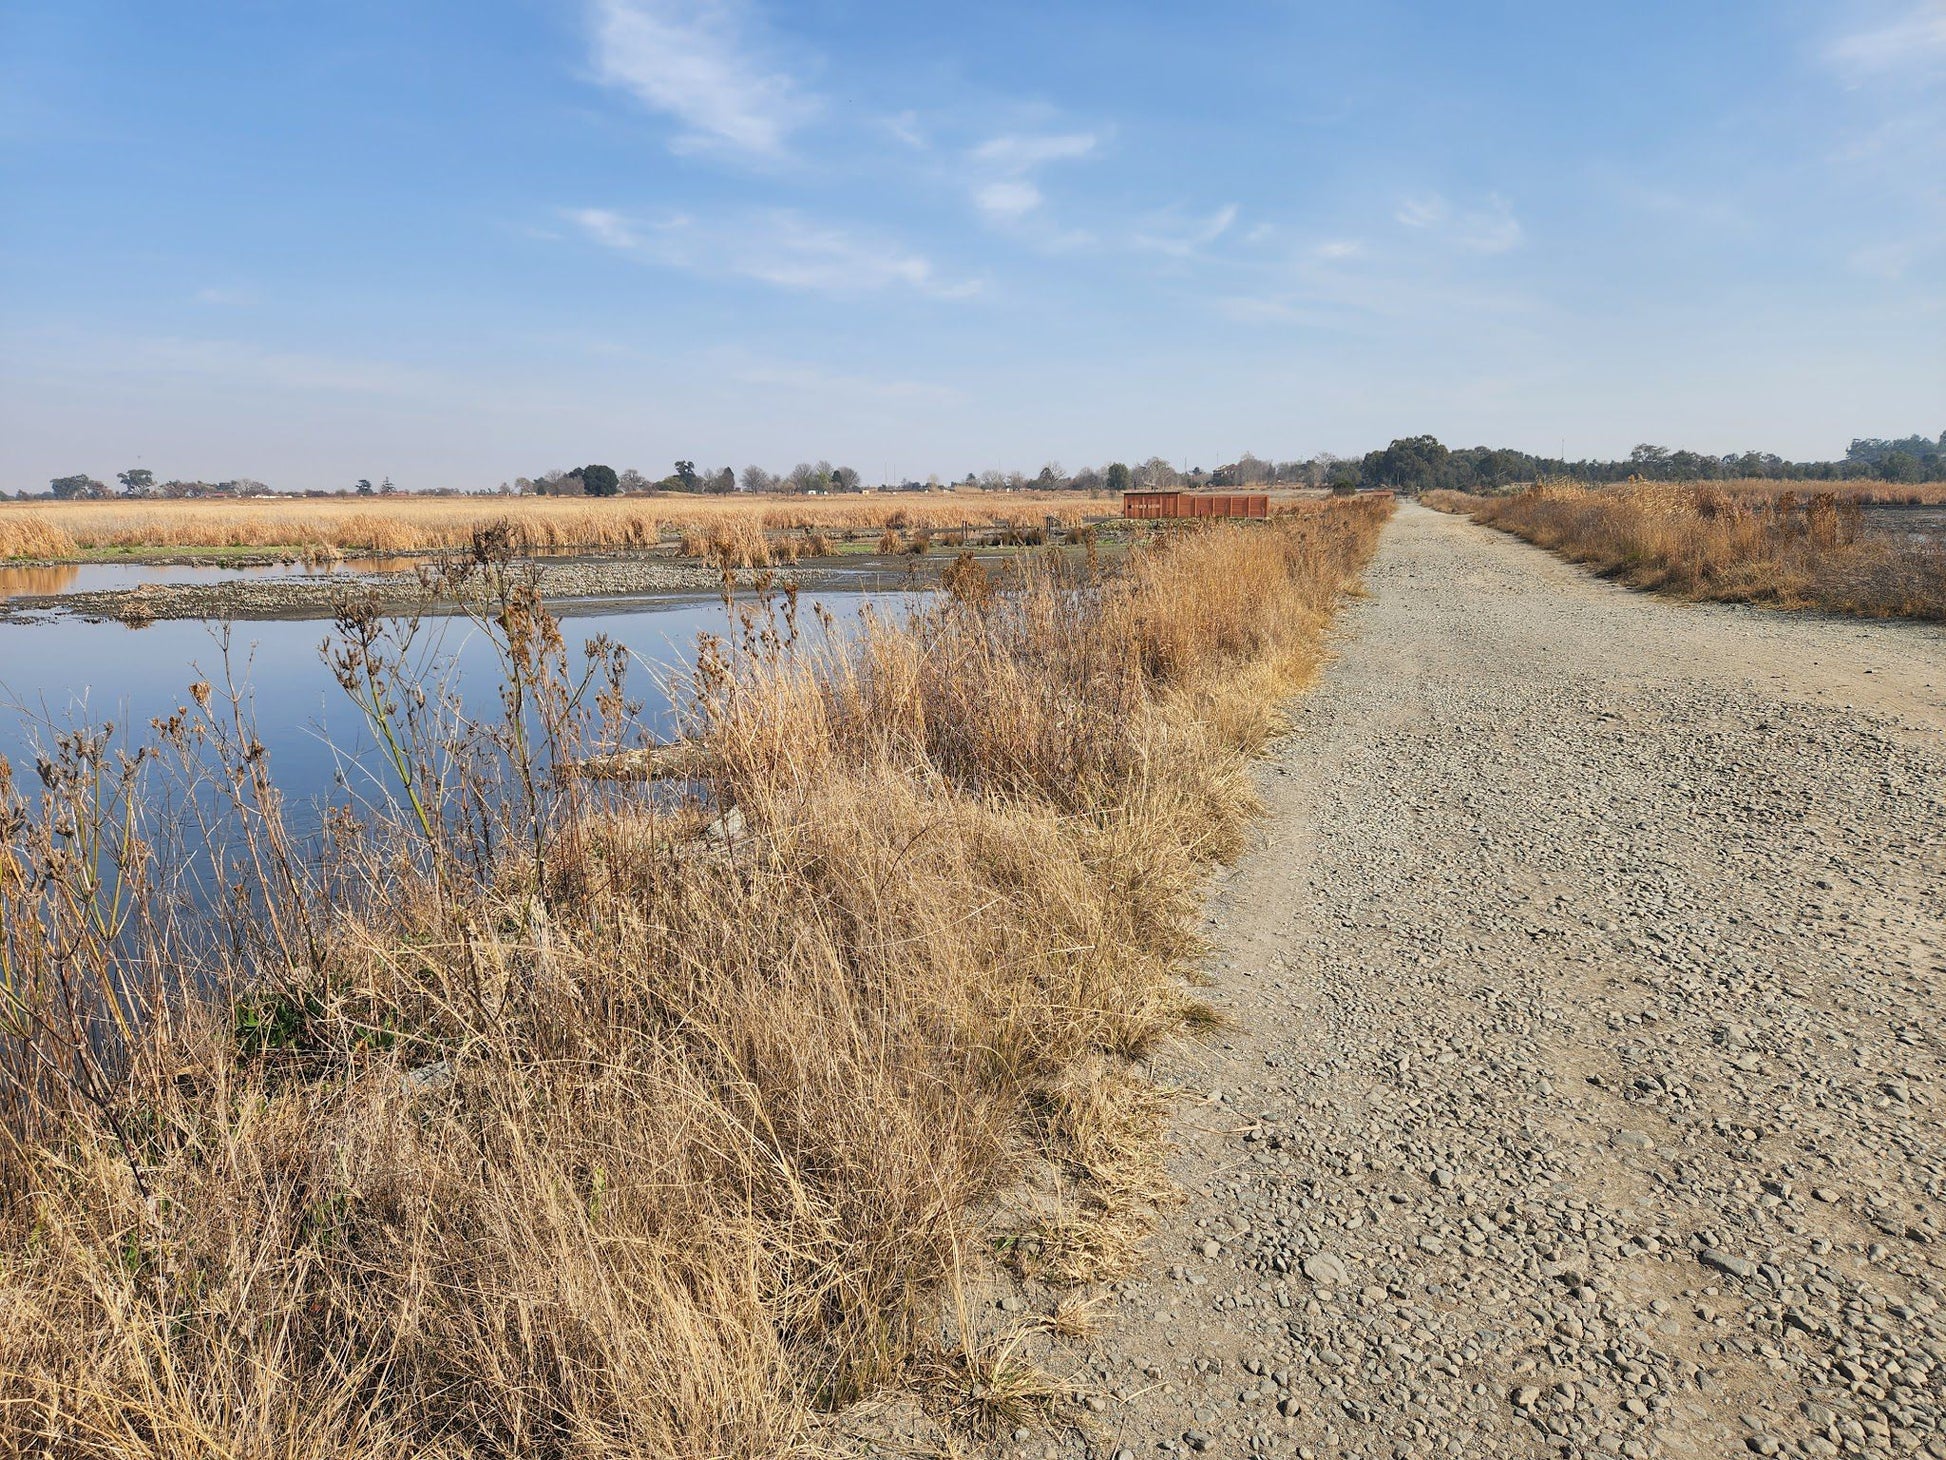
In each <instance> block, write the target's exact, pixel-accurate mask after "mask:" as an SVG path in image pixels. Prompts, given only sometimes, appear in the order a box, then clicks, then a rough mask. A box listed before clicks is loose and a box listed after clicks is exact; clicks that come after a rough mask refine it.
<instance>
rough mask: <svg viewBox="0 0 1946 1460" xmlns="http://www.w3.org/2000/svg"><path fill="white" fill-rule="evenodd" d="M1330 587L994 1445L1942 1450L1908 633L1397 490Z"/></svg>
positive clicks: (1937, 871)
mask: <svg viewBox="0 0 1946 1460" xmlns="http://www.w3.org/2000/svg"><path fill="white" fill-rule="evenodd" d="M1369 588H1370V596H1369V597H1368V598H1366V599H1364V600H1363V601H1361V602H1360V603H1358V604H1357V605H1355V606H1353V607H1352V608H1351V609H1350V610H1349V611H1348V613H1347V614H1346V615H1345V617H1344V619H1343V621H1342V627H1341V632H1340V641H1339V643H1338V646H1337V650H1338V656H1339V657H1338V659H1337V661H1336V662H1335V663H1334V664H1333V665H1332V666H1331V667H1330V669H1329V670H1328V671H1327V672H1326V675H1325V678H1324V680H1323V682H1322V683H1321V684H1320V685H1319V686H1318V688H1317V689H1316V691H1315V692H1314V693H1312V694H1311V695H1309V696H1308V697H1307V698H1306V699H1305V700H1304V701H1303V702H1302V704H1301V706H1300V708H1299V711H1298V720H1297V730H1296V733H1295V734H1294V735H1292V736H1291V737H1290V738H1289V739H1288V740H1287V741H1285V742H1284V743H1283V744H1282V745H1281V747H1280V748H1279V750H1278V752H1277V754H1276V755H1275V756H1274V758H1273V759H1272V760H1271V761H1270V762H1269V763H1268V764H1267V765H1266V767H1265V768H1264V771H1263V783H1264V797H1265V800H1266V802H1267V806H1268V811H1269V815H1268V816H1267V818H1266V820H1265V823H1264V826H1263V830H1262V834H1261V839H1260V843H1261V844H1260V845H1259V847H1258V848H1257V849H1256V850H1255V851H1254V852H1253V853H1252V854H1251V855H1249V856H1248V857H1247V858H1246V859H1245V860H1244V861H1243V862H1242V863H1241V864H1239V865H1238V867H1237V868H1235V869H1234V870H1233V871H1232V872H1231V873H1230V874H1229V876H1228V877H1227V878H1226V879H1225V880H1224V881H1223V883H1222V884H1221V885H1220V886H1219V888H1218V889H1217V891H1216V893H1215V894H1214V896H1213V898H1212V902H1211V908H1210V918H1211V922H1210V926H1209V928H1208V930H1207V931H1208V934H1209V937H1210V939H1211V942H1212V945H1213V953H1212V956H1211V958H1210V961H1209V964H1208V971H1209V973H1210V975H1211V977H1212V980H1213V987H1212V989H1211V990H1210V993H1211V997H1212V999H1213V1001H1214V1002H1215V1003H1216V1004H1217V1005H1218V1007H1219V1008H1221V1009H1222V1010H1223V1011H1224V1012H1225V1013H1226V1014H1227V1015H1229V1017H1230V1019H1231V1021H1232V1022H1231V1025H1230V1027H1229V1028H1228V1029H1227V1030H1226V1031H1225V1032H1223V1033H1220V1034H1219V1035H1217V1036H1216V1037H1215V1038H1214V1039H1213V1040H1211V1041H1210V1042H1209V1043H1208V1044H1206V1045H1204V1046H1201V1047H1197V1048H1187V1049H1183V1050H1180V1051H1178V1052H1176V1054H1174V1055H1173V1056H1171V1057H1170V1060H1169V1061H1168V1062H1167V1063H1166V1064H1165V1066H1164V1067H1163V1068H1162V1069H1161V1071H1160V1073H1161V1075H1162V1076H1163V1077H1164V1078H1166V1079H1170V1080H1173V1081H1176V1082H1179V1083H1180V1084H1181V1085H1182V1086H1183V1087H1184V1089H1185V1091H1186V1094H1185V1097H1184V1100H1183V1103H1182V1115H1181V1118H1180V1120H1179V1124H1178V1128H1177V1132H1176V1138H1177V1141H1178V1144H1179V1151H1178V1154H1177V1157H1176V1160H1175V1163H1174V1172H1175V1176H1176V1178H1177V1180H1178V1181H1179V1182H1180V1183H1181V1184H1182V1186H1183V1188H1184V1189H1185V1190H1186V1191H1187V1193H1188V1194H1189V1201H1188V1202H1187V1204H1186V1205H1184V1206H1183V1207H1180V1208H1177V1209H1174V1210H1172V1211H1170V1212H1168V1213H1166V1214H1165V1215H1164V1217H1163V1221H1162V1226H1161V1227H1160V1229H1159V1230H1158V1232H1157V1233H1156V1236H1155V1238H1154V1239H1153V1242H1152V1244H1151V1262H1150V1265H1149V1268H1148V1270H1147V1271H1146V1272H1145V1273H1143V1274H1141V1275H1140V1276H1138V1277H1137V1278H1135V1279H1134V1280H1132V1281H1129V1282H1126V1283H1124V1284H1122V1285H1121V1286H1120V1287H1119V1288H1118V1290H1117V1291H1116V1292H1115V1293H1114V1294H1113V1295H1112V1296H1111V1297H1110V1298H1109V1299H1108V1301H1106V1302H1105V1303H1103V1304H1102V1308H1101V1312H1102V1322H1101V1325H1100V1327H1099V1329H1098V1331H1097V1333H1096V1335H1095V1336H1094V1337H1093V1338H1091V1339H1088V1340H1080V1341H1069V1342H1066V1343H1064V1346H1063V1347H1062V1348H1060V1349H1058V1350H1056V1351H1055V1352H1054V1353H1053V1354H1051V1355H1048V1356H1047V1362H1048V1363H1049V1364H1050V1365H1052V1367H1053V1369H1054V1372H1056V1373H1057V1374H1059V1375H1062V1376H1064V1377H1065V1381H1066V1382H1067V1383H1068V1384H1070V1385H1071V1386H1072V1388H1073V1390H1074V1392H1075V1393H1076V1394H1077V1395H1081V1396H1082V1397H1084V1398H1086V1399H1088V1400H1091V1401H1092V1402H1090V1403H1088V1404H1087V1409H1088V1410H1090V1411H1093V1412H1094V1413H1093V1419H1092V1421H1091V1424H1092V1428H1093V1430H1094V1433H1093V1434H1092V1435H1091V1436H1088V1437H1086V1438H1085V1439H1084V1438H1083V1437H1081V1436H1079V1435H1076V1434H1068V1435H1065V1436H1053V1437H1050V1436H1049V1435H1047V1434H1045V1433H1043V1432H1035V1433H1034V1434H1033V1435H1031V1436H1029V1435H1027V1434H1026V1432H1024V1431H1022V1432H1019V1433H1018V1434H1017V1435H1016V1436H1015V1438H1014V1439H1013V1440H1012V1441H1011V1442H1003V1443H1002V1444H1001V1446H1000V1447H999V1448H1000V1450H1001V1452H1002V1453H1008V1454H1015V1453H1017V1454H1022V1455H1032V1456H1038V1455H1042V1454H1044V1453H1045V1454H1058V1455H1063V1456H1072V1455H1082V1454H1087V1455H1093V1456H1118V1455H1126V1456H1130V1457H1147V1456H1154V1455H1157V1454H1169V1453H1179V1452H1188V1453H1195V1452H1206V1453H1209V1454H1212V1455H1248V1454H1253V1453H1266V1454H1276V1455H1296V1456H1299V1457H1305V1460H1309V1457H1320V1460H1321V1457H1337V1456H1361V1457H1365V1456H1370V1457H1405V1456H1427V1457H1430V1456H1437V1455H1442V1454H1451V1455H1493V1456H1498V1455H1517V1456H1545V1455H1564V1456H1566V1455H1571V1456H1582V1455H1624V1456H1631V1457H1642V1456H1729V1455H1747V1454H1750V1453H1755V1454H1758V1455H1775V1454H1785V1455H1800V1454H1802V1455H1814V1456H1825V1455H1837V1454H1854V1453H1856V1454H1891V1455H1907V1454H1927V1455H1930V1456H1933V1457H1946V1308H1942V1306H1941V1305H1942V1303H1946V1134H1943V1131H1946V1127H1943V1126H1942V1113H1943V1112H1942V1105H1941V1101H1942V1098H1946V1080H1942V1074H1943V1073H1946V1019H1943V1018H1942V1008H1941V1003H1942V1000H1941V983H1942V976H1946V923H1943V922H1942V906H1943V905H1946V632H1942V631H1941V630H1940V629H1939V628H1937V627H1926V626H1918V625H1911V624H1898V623H1860V622H1855V621H1839V620H1832V619H1824V618H1817V617H1810V616H1787V615H1780V614H1775V613H1770V612H1765V611H1762V610H1753V609H1742V608H1736V607H1728V606H1721V605H1691V604H1682V603H1675V602H1670V601H1667V600H1663V599H1657V598H1652V597H1648V596H1644V595H1639V594H1633V593H1629V592H1627V591H1625V590H1622V589H1618V588H1615V587H1613V586H1611V585H1609V584H1606V583H1602V582H1599V581H1597V580H1594V579H1592V578H1590V577H1588V576H1587V575H1586V574H1585V573H1584V572H1582V571H1581V570H1580V569H1577V568H1574V567H1572V566H1569V565H1567V564H1564V563H1562V562H1560V561H1559V560H1557V559H1555V558H1553V557H1551V556H1549V555H1547V554H1545V553H1543V552H1541V551H1539V550H1537V549H1534V548H1531V547H1528V546H1526V545H1524V544H1520V543H1517V542H1515V541H1513V540H1512V539H1509V538H1506V537H1502V536H1500V535H1498V534H1496V533H1493V532H1491V531H1490V530H1488V529H1486V528H1481V527H1477V526H1475V525H1473V524H1472V523H1470V522H1467V521H1464V520H1462V519H1459V518H1455V517H1443V516H1439V515H1437V514H1435V513H1432V512H1430V511H1427V510H1425V509H1422V508H1419V507H1416V506H1410V505H1408V506H1406V507H1404V508H1402V509H1401V511H1400V513H1399V515H1398V517H1397V519H1396V520H1395V521H1394V523H1393V524H1392V526H1391V527H1390V528H1389V529H1388V531H1387V535H1386V540H1385V544H1384V546H1383V548H1382V550H1381V552H1380V555H1379V557H1378V559H1377V561H1376V562H1375V564H1374V566H1373V569H1372V573H1371V576H1370V579H1369ZM1024 1294H1025V1298H1026V1301H1027V1302H1028V1303H1029V1305H1030V1306H1031V1307H1035V1308H1038V1307H1042V1306H1044V1305H1045V1304H1047V1303H1048V1302H1050V1301H1051V1298H1050V1297H1049V1295H1045V1294H1036V1293H1033V1292H1031V1291H1026V1290H1024ZM1020 1301H1021V1300H1020V1299H1019V1298H1015V1299H1012V1300H1010V1302H1011V1303H1012V1304H1013V1305H1014V1306H1015V1307H1018V1306H1019V1303H1020Z"/></svg>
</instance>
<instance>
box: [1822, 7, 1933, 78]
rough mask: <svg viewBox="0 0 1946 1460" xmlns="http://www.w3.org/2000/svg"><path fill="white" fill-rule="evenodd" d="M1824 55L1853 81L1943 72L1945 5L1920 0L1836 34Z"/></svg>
mask: <svg viewBox="0 0 1946 1460" xmlns="http://www.w3.org/2000/svg"><path fill="white" fill-rule="evenodd" d="M1827 56H1828V58H1829V59H1830V61H1831V63H1832V64H1833V65H1835V66H1836V67H1837V68H1838V69H1839V70H1840V71H1842V72H1844V73H1845V74H1847V75H1848V76H1850V77H1851V78H1852V79H1853V80H1854V81H1863V80H1866V79H1868V78H1876V77H1880V76H1884V75H1885V74H1887V73H1889V72H1923V71H1935V70H1937V71H1946V4H1942V3H1940V0H1921V3H1920V4H1918V5H1917V6H1915V7H1913V9H1912V10H1910V11H1909V12H1907V13H1906V14H1903V15H1900V16H1898V17H1897V18H1896V19H1893V20H1890V21H1887V22H1885V23H1883V24H1879V25H1874V26H1870V27H1867V28H1865V29H1863V30H1857V31H1853V32H1852V33H1850V34H1848V35H1843V36H1839V37H1838V38H1837V39H1836V40H1834V41H1832V42H1831V44H1830V46H1829V48H1828V50H1827Z"/></svg>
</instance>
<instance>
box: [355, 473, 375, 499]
mask: <svg viewBox="0 0 1946 1460" xmlns="http://www.w3.org/2000/svg"><path fill="white" fill-rule="evenodd" d="M352 490H353V491H354V492H356V493H358V495H359V496H361V497H369V496H371V494H372V479H371V478H370V477H360V478H359V479H358V485H357V486H355V487H353V488H352Z"/></svg>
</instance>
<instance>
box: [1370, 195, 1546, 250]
mask: <svg viewBox="0 0 1946 1460" xmlns="http://www.w3.org/2000/svg"><path fill="white" fill-rule="evenodd" d="M1392 216H1393V218H1394V219H1395V220H1396V221H1397V222H1398V223H1399V224H1400V225H1401V226H1402V227H1405V228H1411V229H1415V230H1418V231H1420V232H1424V233H1435V234H1438V235H1439V236H1441V237H1442V238H1445V239H1447V240H1449V241H1450V242H1451V243H1452V244H1453V245H1455V246H1456V247H1458V248H1463V249H1466V250H1467V251H1468V252H1470V253H1486V254H1493V253H1506V252H1507V251H1509V250H1510V249H1515V248H1518V247H1520V245H1521V243H1522V242H1523V241H1524V240H1525V238H1526V230H1524V229H1523V228H1522V227H1521V226H1520V220H1519V219H1518V218H1516V217H1515V216H1514V213H1513V208H1512V207H1511V205H1509V203H1508V202H1507V200H1506V199H1505V198H1503V197H1501V196H1500V195H1499V194H1497V193H1496V194H1493V195H1491V196H1489V197H1488V199H1487V202H1486V206H1485V207H1482V208H1472V209H1464V210H1461V209H1455V208H1454V207H1453V206H1452V205H1451V204H1450V203H1448V202H1447V201H1446V199H1445V198H1443V197H1441V196H1440V195H1439V194H1437V193H1430V194H1427V195H1425V196H1423V197H1416V198H1407V199H1405V200H1404V201H1403V202H1401V203H1400V204H1399V206H1398V208H1397V210H1396V211H1395V212H1394V213H1393V214H1392Z"/></svg>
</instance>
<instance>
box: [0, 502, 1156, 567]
mask: <svg viewBox="0 0 1946 1460" xmlns="http://www.w3.org/2000/svg"><path fill="white" fill-rule="evenodd" d="M1118 510H1119V507H1118V505H1117V503H1116V500H1115V499H1112V498H1093V497H1078V496H1076V495H1075V494H1074V493H1071V492H1070V493H1059V494H1041V495H1037V494H1032V493H1021V494H1018V495H1015V494H1005V495H998V494H994V493H988V492H953V493H929V494H926V495H924V496H904V495H896V496H895V495H884V496H880V495H870V496H844V497H775V496H756V497H753V496H743V495H740V494H739V495H732V496H727V497H655V498H635V497H619V498H610V499H606V500H602V501H595V500H591V499H589V498H586V497H385V498H378V499H371V498H359V499H353V500H347V499H344V498H330V499H323V498H302V499H292V500H290V501H277V502H231V501H191V500H185V501H157V502H118V501H108V502H60V503H53V504H47V505H42V504H27V503H18V502H0V558H60V557H70V556H73V555H74V554H75V553H78V552H84V551H88V550H99V549H107V548H119V549H134V550H140V549H156V550H165V551H166V550H169V549H189V548H287V549H299V550H301V549H305V548H330V549H335V550H337V551H339V552H376V553H391V552H418V551H430V550H434V549H450V548H463V547H465V546H466V545H467V544H468V543H469V542H470V541H471V540H472V536H473V533H474V531H475V529H477V528H479V527H481V526H483V525H485V524H487V523H490V522H494V521H498V520H500V519H503V518H505V519H509V520H511V521H512V522H514V523H515V524H516V525H517V527H518V528H519V530H520V531H521V533H522V534H523V538H524V540H525V542H526V543H527V544H528V546H529V547H530V548H531V549H533V550H536V551H565V550H572V549H627V548H640V547H643V546H651V545H653V544H655V543H656V542H657V541H658V540H659V539H660V538H661V536H662V535H663V533H664V532H665V531H667V532H672V533H679V532H681V531H683V530H685V529H693V530H698V531H701V532H703V533H705V534H707V533H709V532H712V531H718V530H721V531H729V532H740V531H747V530H768V531H770V532H785V531H796V530H806V529H815V530H822V531H824V532H836V531H846V530H871V531H874V532H875V531H878V530H880V529H882V528H884V527H887V526H891V527H915V526H924V527H938V528H944V527H957V526H959V525H960V524H961V523H972V524H974V525H975V526H993V525H998V526H1030V525H1031V526H1040V525H1041V524H1042V523H1043V522H1044V521H1045V519H1046V518H1047V517H1050V516H1052V517H1056V518H1059V519H1060V520H1061V522H1062V523H1063V524H1074V523H1079V522H1080V521H1081V520H1082V519H1083V518H1085V517H1087V516H1089V515H1100V514H1102V513H1104V512H1106V513H1113V512H1116V511H1118Z"/></svg>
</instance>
